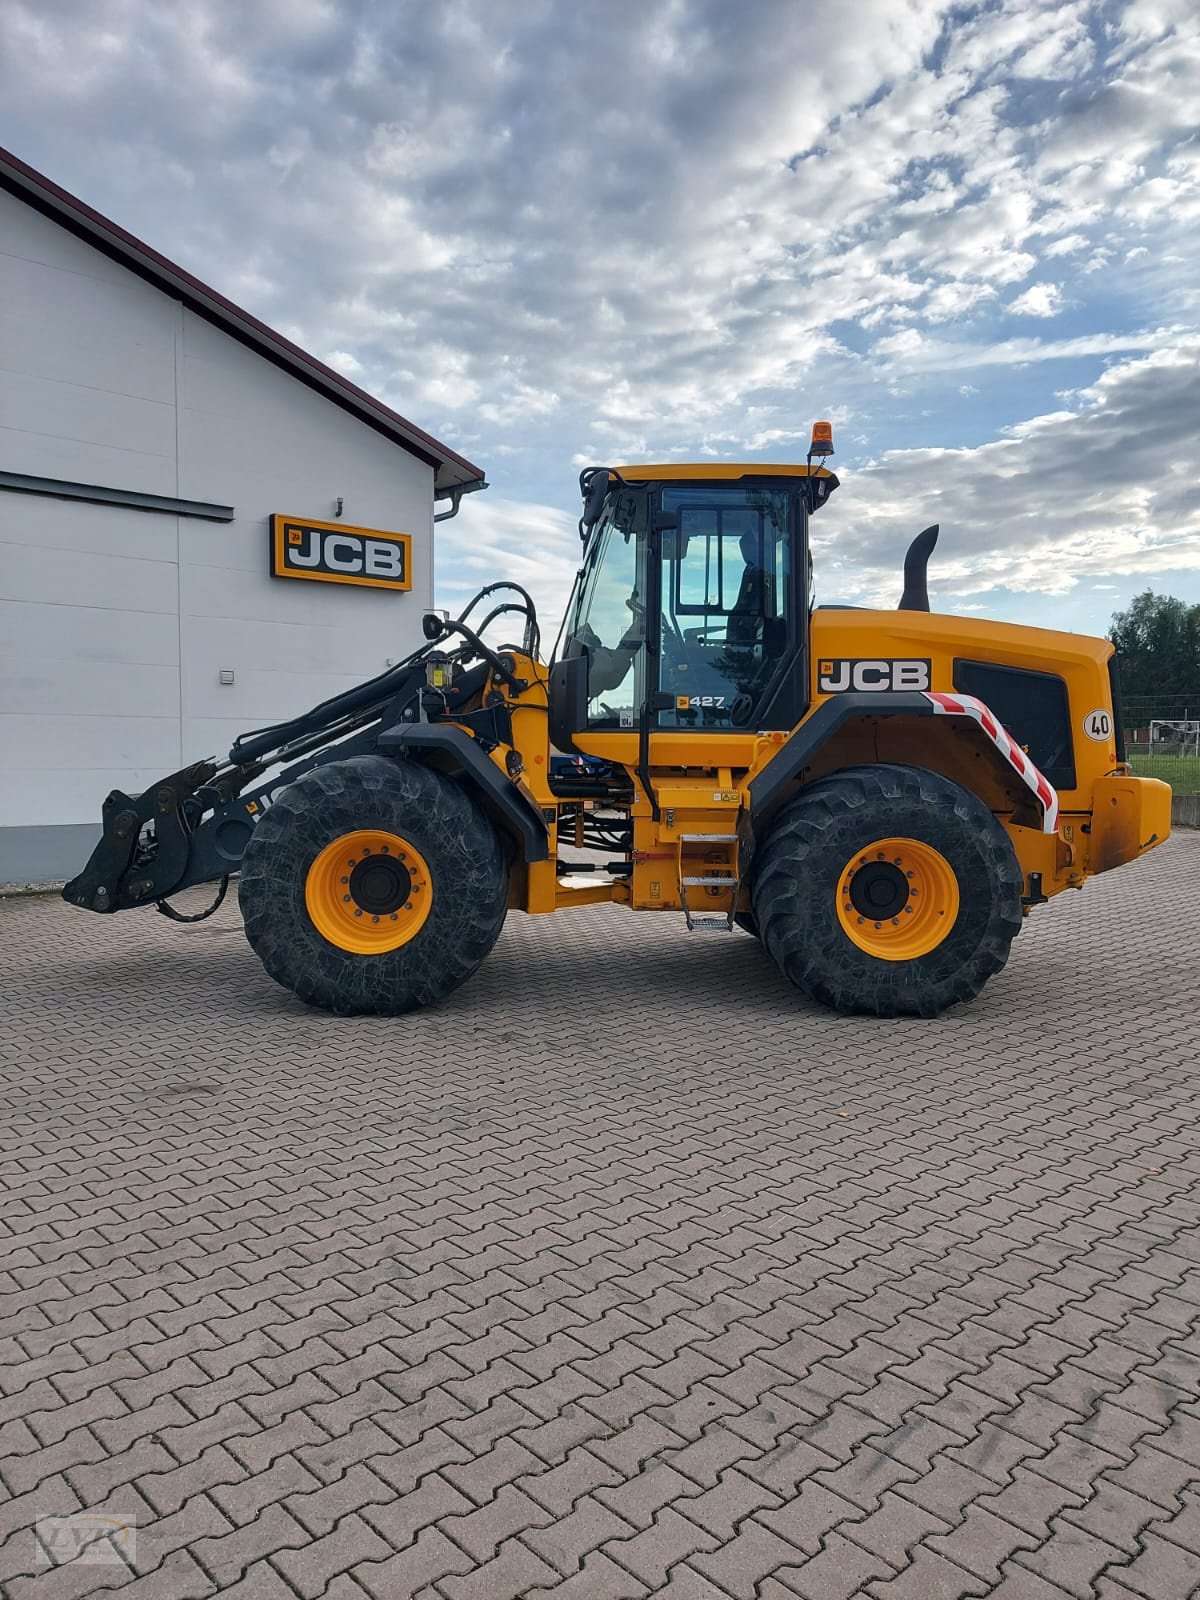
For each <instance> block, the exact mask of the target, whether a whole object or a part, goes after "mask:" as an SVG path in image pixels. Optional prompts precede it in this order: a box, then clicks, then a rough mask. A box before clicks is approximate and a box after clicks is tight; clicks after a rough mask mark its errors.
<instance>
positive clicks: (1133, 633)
mask: <svg viewBox="0 0 1200 1600" xmlns="http://www.w3.org/2000/svg"><path fill="white" fill-rule="evenodd" d="M1108 637H1109V638H1110V639H1111V640H1112V642H1113V644H1115V645H1116V647H1117V652H1118V654H1119V656H1120V658H1121V691H1122V694H1123V695H1124V696H1125V697H1127V698H1129V697H1132V696H1150V695H1153V696H1154V697H1155V698H1170V697H1180V696H1195V698H1196V700H1197V709H1198V710H1200V605H1194V606H1190V605H1188V603H1187V602H1186V601H1185V600H1177V599H1176V598H1175V596H1174V595H1169V594H1155V593H1154V591H1153V590H1152V589H1146V590H1144V591H1143V593H1141V594H1139V595H1137V596H1136V597H1135V598H1134V599H1133V600H1132V601H1130V603H1129V605H1128V607H1127V608H1126V609H1125V610H1124V611H1116V612H1114V613H1113V619H1112V626H1111V627H1110V628H1109V630H1108Z"/></svg>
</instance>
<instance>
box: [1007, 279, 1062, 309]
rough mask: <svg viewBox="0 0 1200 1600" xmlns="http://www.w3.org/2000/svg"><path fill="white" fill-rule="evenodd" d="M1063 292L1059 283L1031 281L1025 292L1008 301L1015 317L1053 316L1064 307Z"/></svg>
mask: <svg viewBox="0 0 1200 1600" xmlns="http://www.w3.org/2000/svg"><path fill="white" fill-rule="evenodd" d="M1062 303H1063V292H1062V289H1061V287H1060V286H1059V285H1058V284H1057V283H1031V284H1030V286H1029V288H1028V289H1026V290H1025V292H1024V294H1019V295H1018V296H1017V298H1016V299H1015V300H1010V301H1009V302H1008V307H1007V310H1008V312H1009V314H1010V315H1011V316H1014V317H1053V316H1056V315H1057V314H1058V312H1059V310H1060V309H1061V308H1062Z"/></svg>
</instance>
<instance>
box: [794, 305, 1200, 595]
mask: <svg viewBox="0 0 1200 1600" xmlns="http://www.w3.org/2000/svg"><path fill="white" fill-rule="evenodd" d="M1071 398H1072V399H1073V401H1074V404H1073V406H1072V407H1071V408H1070V409H1064V410H1059V411H1056V412H1053V413H1049V414H1047V415H1043V416H1036V417H1031V418H1028V419H1027V420H1025V421H1023V422H1020V423H1016V424H1014V425H1013V426H1012V427H1010V428H1009V429H1008V430H1006V435H1005V437H1003V438H1000V439H993V440H991V441H989V442H987V443H985V444H982V445H977V446H975V447H972V448H962V449H920V450H893V451H888V452H887V453H886V454H885V455H884V456H883V457H882V458H881V459H880V460H879V461H878V462H876V463H875V464H873V465H872V466H870V467H868V468H867V469H865V470H863V471H859V472H851V473H846V474H845V476H844V478H843V483H842V488H841V489H840V491H839V492H838V494H836V495H835V496H834V498H833V499H832V500H831V502H830V504H829V506H828V508H827V509H825V510H823V511H822V512H821V513H820V515H819V516H818V517H817V518H816V519H814V559H815V560H816V563H817V572H818V580H819V587H820V591H821V594H822V596H823V597H830V598H832V597H833V596H834V593H835V591H844V598H847V599H856V598H858V599H861V598H867V599H869V600H871V601H872V602H879V603H883V604H894V603H895V595H894V592H893V591H895V590H896V589H897V588H898V582H899V571H900V564H901V558H902V556H903V552H904V549H905V547H906V545H907V543H908V541H909V539H910V538H911V537H912V536H913V535H914V534H915V533H916V532H917V531H918V530H919V529H920V528H921V527H922V526H923V525H924V524H925V523H926V522H929V521H933V520H937V521H939V522H940V524H941V530H942V532H941V542H940V544H939V547H938V551H937V553H936V555H935V556H934V559H933V563H932V566H931V572H930V577H931V593H932V594H933V596H934V597H935V598H934V604H935V608H936V607H939V606H940V607H942V608H945V609H951V608H959V609H961V607H962V605H963V602H964V597H970V596H972V595H977V594H980V593H983V592H986V591H991V590H996V589H1008V590H1011V591H1015V592H1018V593H1021V592H1025V593H1028V592H1035V591H1038V592H1041V593H1044V594H1050V595H1062V594H1065V593H1067V592H1068V591H1070V590H1072V589H1073V588H1074V587H1075V586H1076V585H1078V584H1080V583H1081V582H1083V581H1084V580H1096V581H1097V584H1099V583H1100V582H1101V581H1102V582H1103V583H1104V584H1107V582H1108V580H1109V579H1111V578H1113V577H1126V576H1134V575H1138V576H1143V575H1144V576H1147V577H1152V576H1153V575H1154V574H1156V573H1160V572H1172V573H1178V572H1181V571H1182V572H1193V573H1196V574H1197V575H1198V578H1200V484H1198V483H1197V479H1196V474H1195V440H1196V436H1197V433H1198V431H1200V337H1196V338H1193V339H1191V340H1189V341H1188V342H1186V343H1184V344H1181V345H1179V346H1178V347H1175V348H1172V349H1170V350H1162V351H1158V352H1155V353H1154V354H1152V355H1149V356H1144V357H1141V358H1139V359H1137V360H1133V361H1126V362H1123V363H1121V364H1120V365H1117V366H1114V367H1112V368H1110V369H1109V370H1108V371H1107V372H1105V373H1104V374H1103V376H1102V377H1101V378H1100V379H1098V381H1097V382H1096V383H1094V384H1092V385H1090V386H1089V387H1087V388H1085V389H1083V390H1081V391H1079V392H1078V393H1077V394H1076V395H1074V396H1072V397H1071ZM831 585H832V587H831ZM839 597H843V596H842V595H841V594H840V592H839Z"/></svg>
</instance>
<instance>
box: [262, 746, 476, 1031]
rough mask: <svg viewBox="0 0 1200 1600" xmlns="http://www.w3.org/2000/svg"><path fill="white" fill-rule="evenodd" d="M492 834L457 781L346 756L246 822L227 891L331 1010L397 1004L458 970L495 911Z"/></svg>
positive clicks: (265, 955)
mask: <svg viewBox="0 0 1200 1600" xmlns="http://www.w3.org/2000/svg"><path fill="white" fill-rule="evenodd" d="M507 895H508V875H507V871H506V867H505V860H504V853H503V850H502V848H501V844H500V840H499V839H498V837H497V835H496V831H495V829H494V828H493V827H492V825H491V823H490V821H489V820H488V818H487V817H486V816H485V815H484V814H483V812H482V811H481V810H480V809H479V808H478V806H476V804H475V803H474V801H473V800H472V799H471V797H470V795H469V794H468V793H467V791H466V790H465V789H463V788H462V787H461V786H460V785H458V784H456V783H454V782H452V781H451V780H450V779H449V778H447V777H445V776H443V775H442V774H441V773H438V772H432V771H430V770H428V769H427V768H425V767H421V766H417V765H416V764H415V763H413V762H411V761H406V760H390V759H388V758H386V757H383V756H355V757H352V758H351V759H350V760H347V761H336V762H330V763H329V764H328V765H326V766H321V767H314V768H313V769H312V770H311V771H309V772H306V773H304V774H303V775H302V776H301V777H299V778H297V779H296V781H295V783H292V784H289V785H288V787H287V788H286V789H284V790H283V792H282V793H281V794H280V795H279V796H278V798H277V799H276V800H275V802H274V804H273V805H272V806H271V808H270V810H269V811H268V812H267V814H266V815H265V816H264V817H263V819H262V821H261V822H259V823H258V824H257V826H256V827H255V830H254V834H253V836H252V837H251V840H250V843H249V845H248V846H247V848H246V853H245V856H244V857H243V860H242V873H241V880H240V884H239V888H238V900H239V903H240V905H241V909H242V915H243V917H244V919H245V925H246V937H247V939H248V940H249V941H250V945H251V947H252V948H253V950H254V951H255V953H256V954H257V956H258V957H259V959H260V960H261V962H262V964H263V966H264V967H265V968H266V969H267V971H268V973H270V975H271V977H272V978H274V979H275V981H276V983H279V984H282V985H283V987H284V988H285V989H290V990H292V992H293V993H294V994H296V995H297V996H298V997H299V998H300V999H301V1000H303V1001H305V1002H306V1003H307V1004H309V1005H312V1006H320V1007H322V1008H323V1009H324V1010H326V1011H334V1012H337V1013H338V1014H339V1015H342V1016H349V1015H353V1014H355V1013H359V1012H374V1013H378V1014H380V1015H385V1016H396V1015H399V1014H401V1013H403V1012H406V1011H412V1010H415V1009H416V1008H417V1007H418V1006H427V1005H432V1004H433V1003H434V1002H435V1001H437V1000H440V999H441V998H442V997H443V995H446V994H449V993H450V991H451V990H452V989H456V988H457V987H458V986H459V984H461V983H464V982H465V981H466V980H467V979H468V978H469V977H470V976H471V974H472V973H473V972H474V971H475V969H476V968H477V967H478V966H479V965H480V963H481V962H482V961H483V960H484V958H485V957H486V956H487V954H488V952H489V951H490V950H491V948H492V946H493V945H494V944H495V942H496V939H497V938H498V937H499V933H500V929H501V927H502V926H503V923H504V913H505V907H506V904H507Z"/></svg>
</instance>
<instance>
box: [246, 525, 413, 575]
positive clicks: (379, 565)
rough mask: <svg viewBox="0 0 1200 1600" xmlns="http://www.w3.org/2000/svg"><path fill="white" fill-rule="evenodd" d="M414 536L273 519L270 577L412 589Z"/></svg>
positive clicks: (371, 529)
mask: <svg viewBox="0 0 1200 1600" xmlns="http://www.w3.org/2000/svg"><path fill="white" fill-rule="evenodd" d="M411 557H412V536H411V535H410V534H407V533H381V532H380V531H379V529H377V528H349V527H347V526H346V524H345V523H344V522H301V521H299V520H298V519H297V518H295V517H284V516H278V515H277V516H274V517H272V518H271V572H272V574H273V575H274V576H275V577H276V578H315V579H316V581H317V582H318V583H363V584H368V585H370V587H372V588H374V589H411V588H412V571H411Z"/></svg>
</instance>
